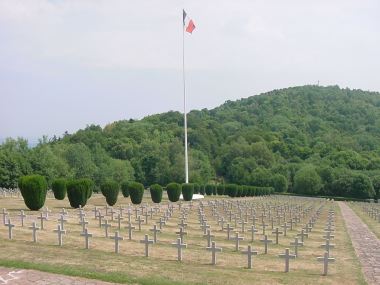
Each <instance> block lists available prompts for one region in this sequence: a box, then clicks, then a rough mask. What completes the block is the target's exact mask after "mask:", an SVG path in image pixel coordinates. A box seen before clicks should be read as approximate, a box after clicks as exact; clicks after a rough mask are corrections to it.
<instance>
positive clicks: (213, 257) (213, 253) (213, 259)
mask: <svg viewBox="0 0 380 285" xmlns="http://www.w3.org/2000/svg"><path fill="white" fill-rule="evenodd" d="M206 249H207V250H208V251H211V264H212V265H216V253H217V252H221V251H222V248H220V247H216V245H215V241H213V242H212V243H211V247H207V248H206Z"/></svg>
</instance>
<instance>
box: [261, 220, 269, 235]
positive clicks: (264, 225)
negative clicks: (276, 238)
mask: <svg viewBox="0 0 380 285" xmlns="http://www.w3.org/2000/svg"><path fill="white" fill-rule="evenodd" d="M267 226H268V225H267V224H266V223H264V222H263V223H262V224H261V227H262V228H263V236H265V229H266V227H267Z"/></svg>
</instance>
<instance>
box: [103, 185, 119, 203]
mask: <svg viewBox="0 0 380 285" xmlns="http://www.w3.org/2000/svg"><path fill="white" fill-rule="evenodd" d="M100 189H101V191H102V194H103V196H104V197H106V202H107V204H108V205H109V206H113V205H115V204H116V202H117V197H118V196H119V191H120V187H119V184H118V183H117V182H116V181H113V180H105V181H104V182H103V183H102V184H101V186H100Z"/></svg>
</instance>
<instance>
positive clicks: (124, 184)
mask: <svg viewBox="0 0 380 285" xmlns="http://www.w3.org/2000/svg"><path fill="white" fill-rule="evenodd" d="M129 183H130V182H129V181H123V182H121V184H120V188H121V193H123V196H124V197H125V198H127V197H129V190H128V184H129Z"/></svg>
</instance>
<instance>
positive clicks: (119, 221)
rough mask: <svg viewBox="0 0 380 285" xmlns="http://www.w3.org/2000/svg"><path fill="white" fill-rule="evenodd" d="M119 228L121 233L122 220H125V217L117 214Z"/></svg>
mask: <svg viewBox="0 0 380 285" xmlns="http://www.w3.org/2000/svg"><path fill="white" fill-rule="evenodd" d="M116 219H117V228H118V229H119V231H120V230H121V220H123V217H122V216H121V214H120V213H119V214H117V218H116Z"/></svg>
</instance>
